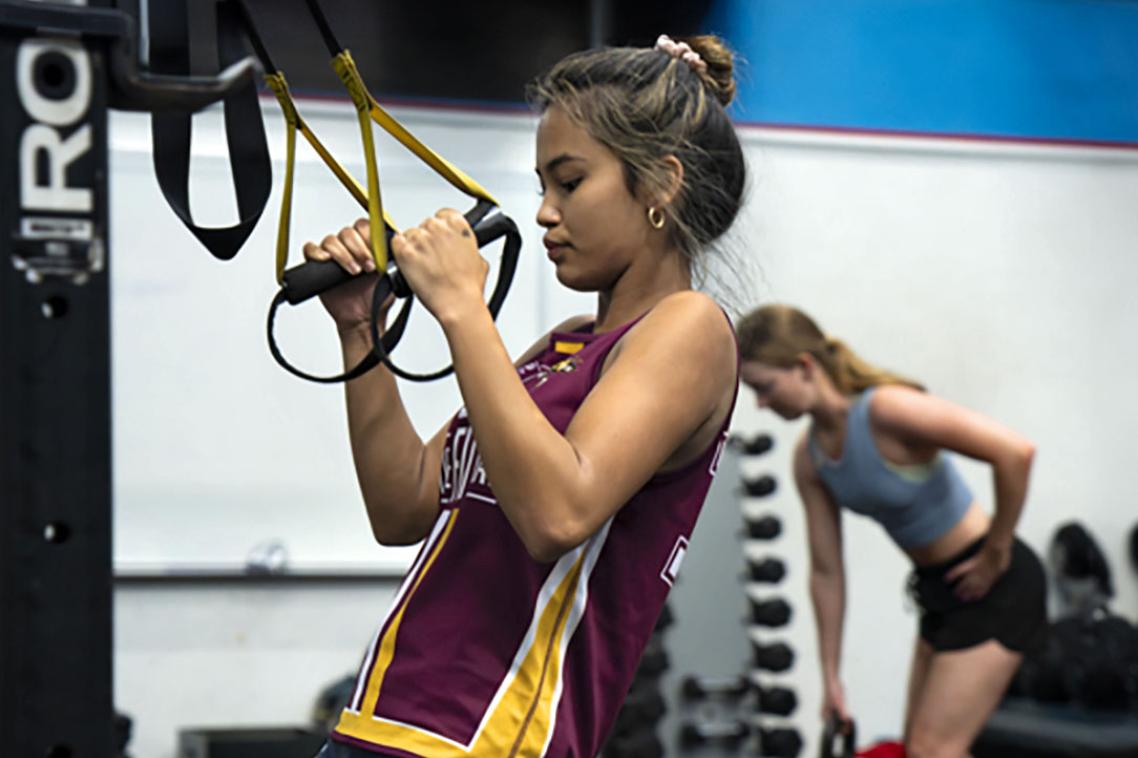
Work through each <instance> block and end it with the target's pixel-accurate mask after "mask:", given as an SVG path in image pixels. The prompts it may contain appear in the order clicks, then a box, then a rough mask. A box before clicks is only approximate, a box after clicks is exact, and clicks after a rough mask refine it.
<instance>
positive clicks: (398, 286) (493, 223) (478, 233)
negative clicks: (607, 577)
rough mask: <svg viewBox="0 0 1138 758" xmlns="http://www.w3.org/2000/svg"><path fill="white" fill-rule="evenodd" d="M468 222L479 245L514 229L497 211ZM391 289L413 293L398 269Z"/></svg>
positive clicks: (404, 295) (392, 280) (488, 242)
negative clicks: (486, 216)
mask: <svg viewBox="0 0 1138 758" xmlns="http://www.w3.org/2000/svg"><path fill="white" fill-rule="evenodd" d="M468 216H469V214H468ZM467 222H469V223H470V225H471V226H472V227H473V228H474V239H475V241H476V242H477V243H478V247H486V246H487V245H489V244H490V243H491V242H493V241H494V240H496V239H498V238H499V237H502V236H504V235H506V234H507V233H509V232H510V231H511V230H512V229H513V224H512V222H511V221H510V220H509V219H508V218H506V217H505V216H503V215H502V214H501V213H495V214H494V215H493V216H491V217H490V218H488V219H485V220H483V221H476V222H471V221H470V218H469V217H468V218H467ZM391 291H392V292H394V293H395V296H396V297H408V296H410V295H411V285H409V284H407V280H406V279H404V278H403V273H402V272H400V271H399V270H398V269H397V270H395V271H393V272H392V273H391Z"/></svg>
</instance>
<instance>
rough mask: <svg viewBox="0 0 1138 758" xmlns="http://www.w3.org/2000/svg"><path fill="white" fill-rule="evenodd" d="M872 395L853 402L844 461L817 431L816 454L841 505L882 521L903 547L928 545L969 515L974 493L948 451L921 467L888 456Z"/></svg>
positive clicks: (816, 463)
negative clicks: (879, 441)
mask: <svg viewBox="0 0 1138 758" xmlns="http://www.w3.org/2000/svg"><path fill="white" fill-rule="evenodd" d="M872 395H873V390H872V389H869V390H866V391H865V392H863V393H862V394H861V396H860V397H858V398H857V400H855V401H854V403H853V405H852V406H850V413H849V418H848V419H847V420H846V439H845V447H844V449H843V450H842V457H841V458H840V459H839V460H836V461H835V460H833V459H831V458H829V457H828V456H827V455H826V454H825V453H824V452H822V449H821V448H820V447H819V446H818V443H817V442H816V441H815V440H814V434H813V432H811V434H810V437H809V443H808V447H809V450H810V456H811V458H813V460H814V466H815V468H816V469H817V470H818V475H819V476H820V477H821V479H822V482H823V483H824V484H825V485H826V488H827V489H828V490H829V491H830V494H831V495H833V497H834V500H835V501H837V503H838V505H839V506H841V507H843V508H848V509H849V510H851V511H853V512H855V513H861V514H863V515H866V516H869V517H870V518H872V519H873V520H875V521H877V522H878V523H880V524H881V525H882V526H883V527H885V531H886V532H888V533H889V536H890V537H892V538H893V541H894V542H896V543H897V544H898V546H900V547H901V548H904V549H907V548H915V547H921V546H922V545H927V544H929V543H930V542H933V541H934V540H936V539H937V538H938V537H941V536H942V535H944V534H946V533H948V531H949V530H950V529H952V527H954V526H956V524H957V523H958V522H959V521H960V519H961V518H963V516H964V513H965V511H967V510H968V506H970V505H971V504H972V492H971V491H970V490H969V489H968V485H967V484H965V483H964V480H963V479H962V478H961V476H960V472H958V471H957V470H956V467H955V466H953V465H952V462H951V461H950V460H948V458H947V457H946V456H945V455H944V454H943V453H937V455H936V457H935V458H934V459H933V460H931V461H929V462H928V463H926V464H921V465H918V466H898V465H896V464H893V463H889V462H888V461H886V460H885V459H884V458H882V457H881V453H880V452H879V451H878V450H877V445H876V444H875V443H874V441H873V435H872V432H871V431H870V428H869V399H870V397H871V396H872Z"/></svg>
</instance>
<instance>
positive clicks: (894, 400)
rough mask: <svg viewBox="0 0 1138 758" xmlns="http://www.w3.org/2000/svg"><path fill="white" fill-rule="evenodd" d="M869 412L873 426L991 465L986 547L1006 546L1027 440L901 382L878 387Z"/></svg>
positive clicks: (1022, 489)
mask: <svg viewBox="0 0 1138 758" xmlns="http://www.w3.org/2000/svg"><path fill="white" fill-rule="evenodd" d="M870 414H871V418H872V421H873V423H874V425H875V426H877V427H878V428H880V429H882V430H883V431H885V432H886V433H888V434H893V435H896V436H897V437H898V438H900V439H902V440H905V441H908V442H910V443H913V444H917V445H925V446H930V447H936V448H945V449H947V450H952V451H955V452H957V453H960V454H961V455H966V456H968V457H969V458H974V459H976V460H980V461H985V462H986V463H988V464H989V465H991V467H992V475H993V482H994V489H995V516H994V517H993V520H992V526H991V529H990V531H989V532H988V538H987V540H986V542H985V547H986V548H988V549H990V550H992V551H996V552H999V553H1003V554H1006V553H1008V552H1009V551H1010V550H1011V545H1012V541H1013V540H1014V538H1015V529H1016V524H1017V523H1018V522H1019V517H1020V514H1021V513H1022V512H1023V505H1024V501H1025V500H1026V498H1027V486H1028V478H1029V475H1030V473H1031V464H1032V461H1033V459H1034V457H1035V446H1034V445H1033V444H1032V443H1031V441H1029V440H1028V439H1026V438H1025V437H1023V436H1022V435H1020V434H1019V433H1017V432H1015V431H1013V430H1011V429H1009V428H1007V427H1005V426H1003V425H1002V424H999V423H997V422H995V421H993V420H992V419H990V418H988V417H986V416H984V415H982V414H979V413H976V412H975V411H973V410H970V409H968V408H965V407H963V406H960V405H956V404H955V403H950V402H949V401H947V400H944V399H942V398H938V397H935V396H932V395H928V394H926V393H923V392H917V391H915V390H911V389H908V388H904V387H882V388H880V389H879V390H878V391H877V392H876V393H874V396H873V400H872V403H871V405H870Z"/></svg>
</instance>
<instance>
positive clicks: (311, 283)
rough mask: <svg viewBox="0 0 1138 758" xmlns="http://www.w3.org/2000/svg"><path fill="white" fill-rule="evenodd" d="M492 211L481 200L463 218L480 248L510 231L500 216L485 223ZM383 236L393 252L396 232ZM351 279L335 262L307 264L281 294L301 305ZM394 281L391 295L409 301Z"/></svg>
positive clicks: (288, 277) (287, 275)
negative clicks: (392, 240) (487, 215)
mask: <svg viewBox="0 0 1138 758" xmlns="http://www.w3.org/2000/svg"><path fill="white" fill-rule="evenodd" d="M493 208H494V206H493V205H492V204H491V203H489V202H487V201H485V200H479V201H478V203H477V204H476V205H475V206H474V208H472V209H471V210H469V211H467V212H466V213H465V214H463V217H464V218H465V219H466V222H467V223H468V224H470V225H471V226H472V227H473V228H474V237H475V239H477V240H478V246H479V247H482V246H483V245H486V244H487V243H489V242H492V241H493V240H495V239H497V238H498V237H501V236H502V235H503V234H505V233H506V232H507V231H508V229H507V228H505V227H504V226H503V225H502V223H501V221H500V220H501V219H505V216H503V215H502V214H500V213H496V214H494V215H493V216H491V217H490V218H489V219H486V221H485V222H483V218H485V216H486V214H487V213H489V212H490V211H491V210H493ZM384 232H385V234H387V245H388V249H390V247H391V238H392V237H393V236H395V235H394V232H392V231H391V228H390V227H386V226H385V227H384ZM352 276H353V275H352V274H350V273H348V272H347V271H345V270H344V268H343V267H342V266H340V264H339V263H336V261H308V262H307V263H302V264H300V265H299V266H293V267H292V268H290V269H286V270H285V272H284V277H283V278H282V280H281V291H283V292H284V296H285V301H286V302H288V304H289V305H299V304H300V303H303V302H304V301H305V300H308V299H309V298H312V297H315V296H316V295H319V294H320V293H321V292H327V291H328V290H330V289H332V288H333V287H336V286H338V285H340V284H343V283H344V282H346V281H348V280H349V279H351V278H352ZM392 280H393V281H392V285H393V286H392V291H393V292H394V293H395V296H396V297H407V296H408V295H410V294H411V289H410V288H409V287H407V282H406V281H405V280H404V279H403V277H402V276H401V275H399V274H398V273H396V274H395V275H393V276H392Z"/></svg>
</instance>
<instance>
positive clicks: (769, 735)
mask: <svg viewBox="0 0 1138 758" xmlns="http://www.w3.org/2000/svg"><path fill="white" fill-rule="evenodd" d="M759 750H760V754H761V755H769V756H774V758H797V756H798V754H799V753H800V752H802V735H801V734H799V733H798V730H797V729H788V728H785V727H779V728H777V729H759Z"/></svg>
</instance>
